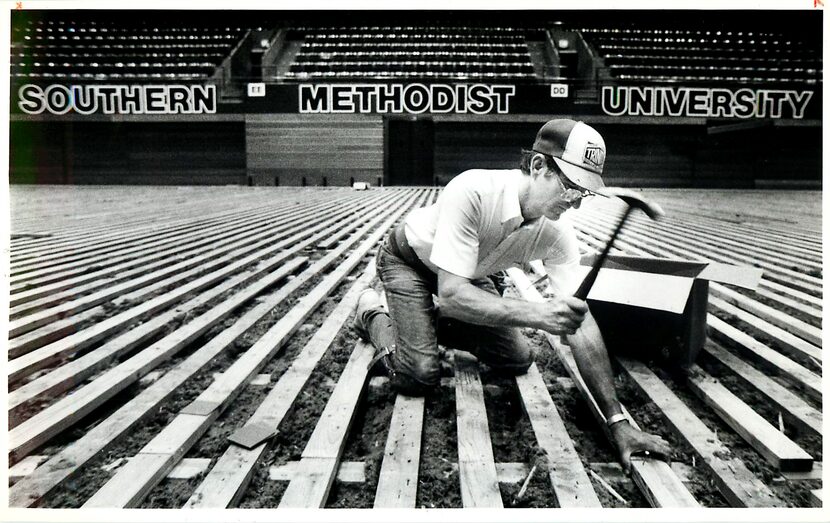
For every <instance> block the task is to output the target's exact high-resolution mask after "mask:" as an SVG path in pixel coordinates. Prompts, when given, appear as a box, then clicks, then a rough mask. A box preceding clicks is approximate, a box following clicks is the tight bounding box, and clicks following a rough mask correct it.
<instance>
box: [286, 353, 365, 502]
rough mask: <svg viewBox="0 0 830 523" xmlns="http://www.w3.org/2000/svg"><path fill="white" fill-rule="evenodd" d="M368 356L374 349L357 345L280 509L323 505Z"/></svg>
mask: <svg viewBox="0 0 830 523" xmlns="http://www.w3.org/2000/svg"><path fill="white" fill-rule="evenodd" d="M372 356H374V348H373V347H372V346H371V345H370V344H368V343H365V342H362V341H361V342H358V343H357V345H356V346H355V348H354V350H353V351H352V355H351V357H350V358H349V361H348V362H347V363H346V367H345V368H344V369H343V373H342V374H341V375H340V379H339V380H338V381H337V385H336V386H335V387H334V390H333V391H332V393H331V397H330V398H329V401H328V402H327V403H326V406H325V408H324V409H323V413H322V414H321V415H320V421H319V422H318V423H317V426H316V427H315V428H314V432H312V434H311V438H310V439H309V440H308V444H306V447H305V450H303V453H302V457H301V459H300V465H299V467H298V474H297V475H295V476H294V479H292V480H291V482H290V483H289V484H288V487H287V488H286V489H285V493H283V495H282V499H281V500H280V504H279V507H280V508H321V507H322V506H323V505H324V504H325V502H326V499H327V498H328V495H329V490H330V489H331V485H332V483H333V482H334V477H335V473H336V471H337V465H338V463H339V461H340V456H341V455H342V453H343V449H344V447H345V445H346V437H347V436H348V432H349V427H351V424H352V421H353V419H354V414H355V411H356V410H357V406H358V404H359V402H360V399H361V397H362V395H363V391H364V390H365V388H366V387H365V386H366V378H367V377H368V374H369V363H370V362H371V361H372Z"/></svg>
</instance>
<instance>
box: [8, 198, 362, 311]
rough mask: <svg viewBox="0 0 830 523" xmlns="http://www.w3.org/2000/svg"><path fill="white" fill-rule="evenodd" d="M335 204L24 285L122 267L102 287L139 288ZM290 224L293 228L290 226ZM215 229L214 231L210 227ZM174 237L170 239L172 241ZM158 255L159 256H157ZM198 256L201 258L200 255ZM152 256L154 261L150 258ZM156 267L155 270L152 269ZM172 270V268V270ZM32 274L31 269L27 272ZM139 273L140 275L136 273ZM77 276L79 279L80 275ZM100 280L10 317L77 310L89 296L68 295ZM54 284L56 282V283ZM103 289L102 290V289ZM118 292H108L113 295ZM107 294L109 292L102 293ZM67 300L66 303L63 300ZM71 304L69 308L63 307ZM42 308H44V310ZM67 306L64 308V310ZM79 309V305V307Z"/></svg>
mask: <svg viewBox="0 0 830 523" xmlns="http://www.w3.org/2000/svg"><path fill="white" fill-rule="evenodd" d="M335 208H336V207H335V206H334V205H328V206H321V207H319V208H312V209H303V210H301V211H299V212H298V211H297V210H296V209H294V212H293V213H292V212H290V211H286V212H281V213H268V214H266V215H264V216H261V217H259V218H258V220H257V221H243V222H241V223H242V224H244V226H240V225H239V224H231V225H228V226H224V227H221V228H220V229H219V231H218V232H219V233H220V234H214V235H211V234H209V232H211V231H210V230H209V229H208V230H205V231H204V232H202V231H199V232H198V233H196V235H195V239H196V241H194V242H190V243H187V242H185V243H176V246H175V247H173V248H172V249H166V250H165V251H162V252H161V253H160V254H161V255H162V256H156V255H151V256H144V257H136V256H132V257H128V258H127V259H129V260H130V261H129V262H128V263H126V264H119V265H115V266H114V267H108V268H107V269H105V270H104V271H95V272H93V273H91V274H86V273H87V271H88V269H89V264H87V263H83V264H82V265H81V266H80V267H78V268H77V269H74V270H65V269H64V270H62V271H61V272H54V271H46V272H47V276H44V277H43V278H39V279H38V281H35V282H26V285H27V286H31V285H35V284H37V285H44V284H45V283H50V282H53V281H57V282H58V284H62V283H63V282H65V281H71V279H68V278H69V276H72V275H75V274H84V275H85V276H84V277H83V278H86V277H87V276H94V277H96V278H97V277H98V276H100V275H103V276H106V275H108V274H109V273H110V272H111V271H113V270H117V271H122V272H123V274H122V273H121V272H119V273H118V278H115V279H113V278H112V277H111V276H110V277H109V278H107V280H106V281H104V282H103V283H104V284H105V285H104V287H106V288H109V289H113V288H114V289H116V290H118V291H121V290H122V289H126V290H124V291H123V292H128V291H129V290H132V289H134V288H141V287H143V286H144V285H136V284H137V283H141V282H144V283H145V284H149V283H153V282H155V281H158V279H159V278H157V277H155V276H153V275H154V274H155V275H156V276H157V275H158V274H159V273H163V274H169V273H170V271H169V270H167V271H165V269H170V267H171V266H173V267H179V268H180V269H181V270H185V269H186V268H187V267H190V266H191V265H188V264H185V265H182V263H181V262H182V261H183V260H188V259H193V258H196V257H197V256H202V257H205V256H206V257H205V258H204V259H208V260H209V259H212V258H213V257H214V256H209V254H210V253H211V252H212V251H214V250H216V252H217V253H222V254H224V253H231V254H232V253H233V248H238V247H240V246H243V245H245V244H240V243H239V242H240V240H243V239H249V240H248V241H253V240H255V239H263V238H279V237H280V236H278V235H277V233H282V236H288V235H289V234H290V233H291V232H292V231H293V232H297V230H299V229H297V226H298V225H300V224H302V225H305V226H308V225H309V224H308V221H307V220H303V217H305V218H310V217H318V216H325V214H324V213H321V212H322V211H324V210H329V211H331V210H334V209H335ZM347 210H349V209H348V208H347V209H344V210H343V211H341V213H340V214H341V215H342V214H345V212H346V211H347ZM280 216H282V217H285V216H289V217H290V218H289V219H287V220H282V221H281V222H280V223H272V222H273V220H277V219H278V217H280ZM292 227H293V229H292ZM213 232H217V231H213ZM176 240H177V239H174V240H172V241H173V242H176ZM229 244H231V245H232V248H231V249H226V250H224V251H218V250H217V249H218V248H219V247H224V246H226V245H229ZM159 258H161V259H159ZM200 259H201V258H200ZM154 260H155V261H154ZM173 262H180V263H179V264H176V265H174V264H173ZM136 264H138V267H137V268H133V269H131V270H124V269H125V268H128V267H134V266H135V265H136ZM99 266H100V267H107V266H108V263H106V262H105V261H103V260H98V259H96V260H95V267H99ZM156 269H159V271H156ZM174 272H175V271H174ZM30 274H32V273H30ZM123 276H126V277H127V279H128V281H127V282H123V281H122V283H120V284H118V285H115V283H117V282H118V281H121V280H122V279H124V278H123ZM139 276H140V277H139ZM83 278H81V279H83ZM101 283H102V282H100V281H99V282H92V283H87V284H86V285H83V286H81V287H80V288H77V289H74V290H69V291H65V292H62V293H57V294H54V293H50V295H48V296H47V297H45V298H40V299H37V300H34V301H31V302H28V303H25V304H22V305H19V306H17V307H15V308H13V309H12V311H11V312H12V314H13V317H14V318H19V317H20V316H21V315H25V314H27V313H30V312H31V311H33V310H38V309H40V311H39V312H38V314H37V315H36V316H37V317H39V318H40V320H39V321H41V322H42V321H46V320H48V318H49V317H50V316H49V315H48V314H47V313H48V312H49V311H52V315H55V314H57V315H59V316H61V315H66V314H69V313H71V312H72V311H74V310H78V309H79V308H80V307H82V306H85V305H86V304H87V303H88V302H89V300H90V299H92V298H89V296H86V297H85V298H76V299H75V300H72V301H69V300H70V298H72V297H75V296H80V295H81V294H87V293H89V292H92V291H93V290H95V289H99V288H100V287H101ZM56 285H57V284H56ZM49 287H51V286H49V285H45V286H44V287H38V288H35V289H32V291H30V292H32V293H34V292H39V290H40V289H44V288H47V290H48V288H49ZM102 292H103V291H102ZM99 294H100V293H96V294H94V295H93V296H97V297H98V298H97V299H98V301H100V296H99ZM117 294H118V293H114V294H112V295H113V296H114V295H117ZM106 296H109V294H106ZM56 300H59V301H60V303H59V304H58V305H56V306H53V307H51V308H50V309H46V308H47V306H49V305H53V304H54V303H55V301H56ZM65 302H68V303H65ZM70 305H72V307H71V308H69V309H67V307H69V306H70ZM44 309H45V310H44ZM67 310H68V312H67ZM81 310H82V309H81ZM19 322H20V323H24V322H23V320H19Z"/></svg>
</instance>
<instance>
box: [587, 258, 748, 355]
mask: <svg viewBox="0 0 830 523" xmlns="http://www.w3.org/2000/svg"><path fill="white" fill-rule="evenodd" d="M595 258H596V255H588V256H584V257H583V258H582V266H583V268H584V269H585V273H586V274H587V272H588V270H589V268H590V266H591V265H592V264H593V262H594V260H595ZM760 280H761V270H760V269H757V268H755V267H738V266H735V265H728V264H723V263H714V262H688V261H678V260H667V259H663V258H643V257H631V256H608V258H607V259H606V260H605V263H604V264H603V268H602V269H601V270H600V272H599V276H598V277H597V280H596V282H595V283H594V286H593V287H592V288H591V292H590V293H589V294H588V303H589V305H590V307H591V312H592V313H593V315H594V317H595V318H596V320H597V324H599V327H600V330H601V331H602V335H603V338H604V339H605V343H606V345H607V346H608V349H609V351H611V352H615V353H620V354H625V355H627V356H633V357H637V358H640V359H646V360H647V359H657V360H661V361H662V362H663V363H665V364H667V365H668V366H670V367H680V368H687V367H688V366H689V365H691V364H692V363H694V361H695V360H696V359H697V355H698V353H699V352H700V349H701V348H702V347H703V344H704V343H705V341H706V306H707V303H708V300H709V282H710V281H715V282H720V283H726V284H729V285H737V286H739V287H743V288H745V289H756V288H757V287H758V284H759V282H760Z"/></svg>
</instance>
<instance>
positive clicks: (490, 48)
mask: <svg viewBox="0 0 830 523" xmlns="http://www.w3.org/2000/svg"><path fill="white" fill-rule="evenodd" d="M379 49H391V50H399V51H418V50H435V49H439V50H445V49H447V44H446V43H445V42H400V41H398V42H371V43H367V42H325V43H324V42H308V41H306V42H304V43H303V45H302V47H301V51H302V52H312V53H323V52H328V53H334V52H342V51H346V50H348V51H357V52H376V51H378V50H379ZM452 49H453V51H464V52H483V53H498V52H511V51H517V52H524V53H526V52H527V44H526V43H524V42H522V43H513V42H499V43H492V42H491V43H472V42H453V44H452Z"/></svg>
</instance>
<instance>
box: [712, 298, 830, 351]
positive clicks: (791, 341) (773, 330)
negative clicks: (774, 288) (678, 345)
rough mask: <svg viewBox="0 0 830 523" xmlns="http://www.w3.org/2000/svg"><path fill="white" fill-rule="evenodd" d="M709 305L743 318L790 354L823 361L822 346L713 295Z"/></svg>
mask: <svg viewBox="0 0 830 523" xmlns="http://www.w3.org/2000/svg"><path fill="white" fill-rule="evenodd" d="M709 306H710V308H711V307H714V308H715V309H720V310H721V311H723V312H725V313H727V314H731V315H732V316H734V317H735V318H737V319H738V320H741V321H743V322H745V323H747V324H748V325H750V326H752V327H753V328H755V329H757V330H758V331H760V333H762V334H763V335H764V336H766V337H768V338H770V339H771V340H772V341H773V342H775V345H776V346H777V347H779V348H780V349H781V350H782V351H783V352H787V353H788V354H792V355H795V356H799V357H802V358H803V357H808V358H813V359H815V360H817V361H821V358H822V356H821V347H816V346H815V345H812V344H811V343H808V342H806V341H804V340H802V339H800V338H797V337H796V336H793V335H792V334H790V333H789V332H787V331H785V330H784V329H781V328H780V327H776V326H775V325H772V324H771V323H769V322H766V321H764V320H762V319H761V318H758V317H757V316H753V315H752V314H750V313H748V312H746V311H744V310H741V309H739V308H737V307H735V306H734V305H730V304H729V303H727V302H725V301H723V300H721V299H719V298H715V297H713V296H710V297H709Z"/></svg>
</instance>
